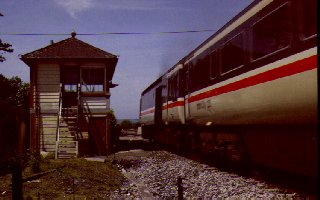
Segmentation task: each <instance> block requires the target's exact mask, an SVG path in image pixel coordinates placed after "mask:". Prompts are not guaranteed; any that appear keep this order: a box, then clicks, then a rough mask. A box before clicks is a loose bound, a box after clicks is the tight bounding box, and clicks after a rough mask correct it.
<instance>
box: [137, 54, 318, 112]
mask: <svg viewBox="0 0 320 200" xmlns="http://www.w3.org/2000/svg"><path fill="white" fill-rule="evenodd" d="M315 68H317V56H316V55H314V56H311V57H309V58H305V59H302V60H299V61H296V62H294V63H290V64H287V65H283V66H282V67H279V68H276V69H272V70H269V71H266V72H263V73H261V74H257V75H254V76H251V77H248V78H245V79H242V80H239V81H236V82H233V83H230V84H227V85H224V86H221V87H219V88H215V89H213V90H209V91H206V92H203V93H200V94H197V95H195V96H192V97H190V98H189V99H188V102H189V103H192V102H195V101H199V100H202V99H205V98H209V97H213V96H218V95H220V94H224V93H228V92H232V91H236V90H240V89H243V88H247V87H250V86H254V85H258V84H261V83H265V82H269V81H272V80H276V79H279V78H283V77H286V76H291V75H294V74H298V73H301V72H304V71H308V70H312V69H315ZM176 106H184V102H183V101H176V102H173V103H171V104H169V105H166V106H163V107H162V109H163V110H165V109H167V108H173V107H176ZM153 112H154V109H152V110H150V111H145V112H142V113H141V116H142V115H146V114H150V113H153Z"/></svg>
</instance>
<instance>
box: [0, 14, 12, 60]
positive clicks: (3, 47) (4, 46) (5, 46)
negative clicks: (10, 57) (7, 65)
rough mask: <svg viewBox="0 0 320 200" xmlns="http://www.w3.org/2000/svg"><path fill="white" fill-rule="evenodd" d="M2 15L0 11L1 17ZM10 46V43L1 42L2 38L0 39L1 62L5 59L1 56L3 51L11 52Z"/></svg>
mask: <svg viewBox="0 0 320 200" xmlns="http://www.w3.org/2000/svg"><path fill="white" fill-rule="evenodd" d="M2 16H3V14H2V13H0V17H2ZM11 47H12V45H11V44H9V43H5V42H2V40H1V39H0V62H3V61H5V60H6V58H5V57H4V56H3V53H5V52H9V53H12V52H13V49H12V48H11Z"/></svg>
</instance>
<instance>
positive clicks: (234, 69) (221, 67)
mask: <svg viewBox="0 0 320 200" xmlns="http://www.w3.org/2000/svg"><path fill="white" fill-rule="evenodd" d="M239 35H241V37H242V50H244V49H245V31H244V30H242V31H240V32H238V33H237V34H236V35H234V36H233V37H231V38H230V39H228V40H227V41H226V42H224V43H223V44H222V45H221V46H220V48H219V52H217V53H219V54H218V57H219V60H218V62H219V71H220V74H221V75H225V74H228V73H231V72H233V71H236V70H238V69H240V68H242V67H243V66H245V62H246V55H245V51H243V54H242V56H243V57H242V58H243V63H242V64H241V65H239V66H238V67H236V68H233V69H231V70H229V71H226V72H223V62H222V61H223V59H222V55H223V52H222V50H223V48H224V47H225V46H226V44H228V42H230V41H231V40H233V39H234V38H236V37H238V36H239Z"/></svg>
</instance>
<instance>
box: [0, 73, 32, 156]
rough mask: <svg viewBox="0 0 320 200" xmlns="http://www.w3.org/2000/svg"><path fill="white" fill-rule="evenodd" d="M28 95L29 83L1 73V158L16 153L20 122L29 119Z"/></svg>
mask: <svg viewBox="0 0 320 200" xmlns="http://www.w3.org/2000/svg"><path fill="white" fill-rule="evenodd" d="M28 96H29V84H28V83H24V82H23V81H22V80H21V79H20V78H19V77H17V76H16V77H12V78H6V77H5V76H3V75H2V74H0V146H1V148H0V159H3V158H4V157H10V155H14V151H15V148H16V146H17V142H18V127H19V124H20V122H21V121H27V120H28V107H29V106H28ZM26 124H28V123H27V122H26ZM9 154H10V155H9Z"/></svg>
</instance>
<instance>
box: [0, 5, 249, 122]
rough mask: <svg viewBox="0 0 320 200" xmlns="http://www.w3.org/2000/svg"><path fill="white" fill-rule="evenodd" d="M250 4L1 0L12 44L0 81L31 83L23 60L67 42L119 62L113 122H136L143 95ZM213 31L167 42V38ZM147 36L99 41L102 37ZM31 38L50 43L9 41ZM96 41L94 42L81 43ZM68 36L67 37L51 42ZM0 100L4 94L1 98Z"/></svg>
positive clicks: (2, 27) (0, 30)
mask: <svg viewBox="0 0 320 200" xmlns="http://www.w3.org/2000/svg"><path fill="white" fill-rule="evenodd" d="M251 2H252V0H0V13H2V14H3V15H4V16H3V17H0V39H1V40H2V42H6V43H10V44H12V47H13V49H14V52H13V53H4V54H3V56H4V57H6V61H5V62H3V63H0V73H1V74H3V75H4V76H6V77H8V78H10V77H12V76H19V77H20V78H21V79H22V80H23V81H24V82H29V80H30V78H29V76H30V74H29V67H28V66H27V65H26V64H24V63H23V62H22V61H21V60H20V59H19V57H20V55H23V54H26V53H29V52H32V51H35V50H37V49H40V48H42V47H45V46H48V45H49V44H50V40H53V41H54V42H58V41H61V40H63V39H66V38H69V37H70V33H71V32H72V31H75V32H76V33H78V35H77V36H76V37H77V38H78V39H80V40H82V41H84V42H86V43H89V44H91V45H93V46H95V47H98V48H100V49H102V50H104V51H107V52H109V53H112V54H114V55H118V56H119V61H118V64H117V66H116V71H115V74H114V76H113V81H112V82H113V83H117V84H119V86H117V87H115V88H113V89H111V108H112V109H113V110H114V113H115V115H116V118H118V119H138V117H139V104H140V95H141V92H142V91H143V90H144V89H145V88H147V86H148V85H150V84H151V83H152V82H153V81H155V80H156V79H157V78H158V77H159V76H160V75H162V74H163V73H164V72H165V71H166V70H168V69H169V68H171V67H172V66H173V65H174V64H175V63H177V62H178V61H179V60H180V59H181V58H183V57H184V56H186V55H187V54H188V53H189V52H191V51H192V50H193V49H195V48H196V47H197V46H198V45H200V44H201V43H202V42H203V41H204V40H205V39H207V38H208V37H210V36H211V35H212V34H214V33H215V31H217V30H219V29H220V28H221V27H222V26H223V25H224V24H225V23H227V22H228V21H229V20H231V19H232V18H233V17H234V16H235V15H237V14H238V13H239V12H240V11H241V10H243V9H244V8H245V7H247V6H248V5H249V4H250V3H251ZM197 30H212V31H208V32H198V33H180V34H165V33H161V32H170V31H197ZM117 32H124V33H137V32H139V33H150V34H139V35H137V34H125V35H117V34H102V33H117ZM15 33H18V34H21V33H26V34H30V33H36V34H48V35H27V36H26V35H12V34H15ZM86 33H94V34H99V35H79V34H86ZM54 34H65V35H54ZM0 92H1V91H0Z"/></svg>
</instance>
